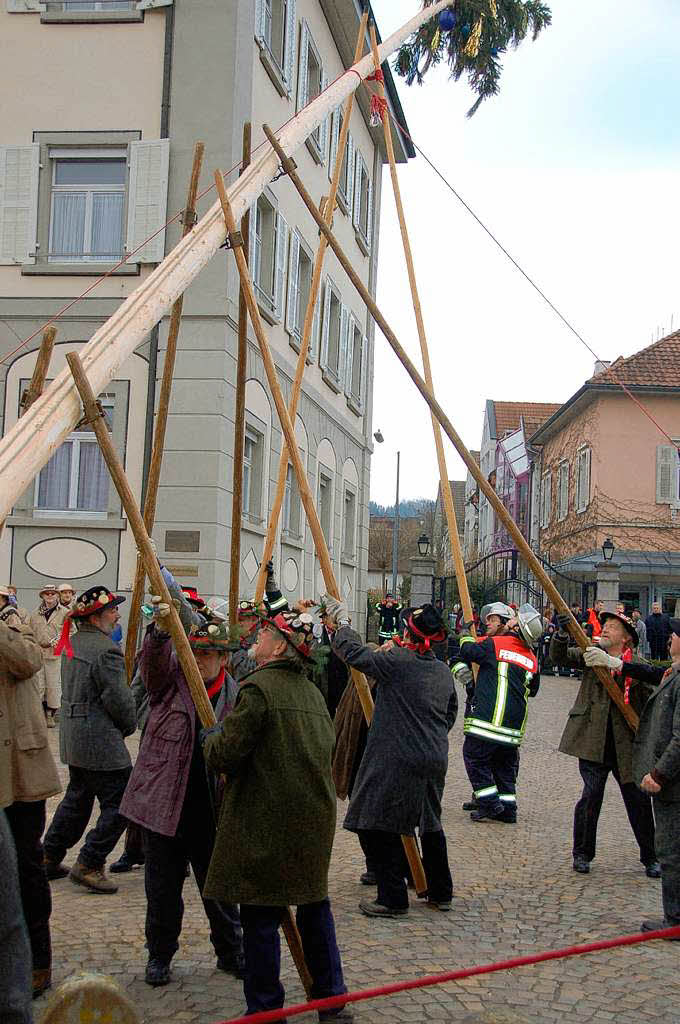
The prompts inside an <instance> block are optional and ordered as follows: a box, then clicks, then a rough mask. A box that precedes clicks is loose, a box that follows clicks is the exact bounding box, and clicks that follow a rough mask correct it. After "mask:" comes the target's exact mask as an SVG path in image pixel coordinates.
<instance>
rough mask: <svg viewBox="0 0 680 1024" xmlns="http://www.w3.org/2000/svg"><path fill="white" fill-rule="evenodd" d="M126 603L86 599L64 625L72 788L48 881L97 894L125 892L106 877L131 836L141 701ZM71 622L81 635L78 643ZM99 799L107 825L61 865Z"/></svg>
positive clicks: (64, 730)
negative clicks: (126, 636) (125, 814)
mask: <svg viewBox="0 0 680 1024" xmlns="http://www.w3.org/2000/svg"><path fill="white" fill-rule="evenodd" d="M124 600H125V598H124V597H116V596H115V594H112V593H111V591H110V590H107V588H106V587H103V586H95V587H90V589H89V590H86V591H85V593H84V594H81V595H80V597H79V598H78V600H77V601H76V605H75V607H74V608H73V610H72V611H71V613H70V615H69V617H68V618H67V619H66V620H65V621H64V628H63V630H62V634H61V639H60V641H59V643H58V644H57V647H56V648H55V653H57V654H59V653H60V652H61V651H62V650H63V651H64V653H65V654H66V658H65V659H64V665H63V673H62V700H61V720H60V724H61V729H60V737H59V740H60V743H59V745H60V754H61V760H62V762H63V763H64V764H67V765H68V770H69V783H68V788H67V790H66V793H65V794H64V799H63V800H62V801H61V803H60V804H59V807H58V808H57V810H56V813H55V815H54V818H53V820H52V824H51V825H50V827H49V829H48V830H47V835H46V836H45V842H44V847H45V865H46V868H47V876H48V878H63V877H65V876H66V875H67V874H69V875H70V878H71V881H72V882H74V883H75V884H76V885H84V886H85V887H86V888H88V889H90V890H91V891H92V892H97V893H113V892H117V891H118V886H117V885H115V883H114V882H112V881H111V879H110V878H108V877H107V876H106V875H105V874H104V865H105V863H106V858H107V857H108V855H109V854H110V853H111V850H112V849H113V848H114V846H115V845H116V843H117V842H118V840H119V839H120V837H121V835H122V834H123V832H124V830H125V820H124V818H122V817H121V815H120V814H119V812H118V808H119V806H120V801H121V799H122V797H123V793H124V792H125V787H126V785H127V782H128V779H129V777H130V772H131V771H132V764H131V761H130V755H129V753H128V750H127V747H126V746H125V739H124V738H125V737H126V736H130V735H131V734H132V733H133V732H134V731H135V728H136V714H135V701H134V697H133V695H132V693H131V692H130V688H129V686H128V685H127V679H126V676H125V662H124V661H123V655H122V654H121V650H120V648H119V647H118V645H117V644H114V643H113V641H112V639H111V634H112V632H113V630H114V628H115V626H116V624H117V622H118V621H119V619H120V614H119V612H118V605H119V604H121V603H122V602H123V601H124ZM71 621H74V622H76V624H77V626H78V632H77V633H76V634H75V636H74V637H73V641H72V642H71V639H70V635H69V634H70V626H71ZM95 797H96V798H97V800H98V801H99V810H100V814H99V819H98V821H97V824H96V825H95V827H94V828H93V829H92V830H91V831H90V832H88V834H87V836H86V838H85V842H84V844H83V846H82V847H81V850H80V853H79V854H78V859H77V861H76V863H75V864H74V865H73V867H72V868H71V871H70V873H69V871H68V869H67V868H66V867H64V865H63V864H62V863H61V861H62V858H63V857H64V856H65V854H66V851H67V850H69V849H70V848H71V847H72V846H74V845H75V844H76V843H77V842H78V840H79V839H80V838H81V836H82V834H83V832H84V831H85V829H86V827H87V823H88V822H89V820H90V815H91V814H92V807H93V805H94V800H95Z"/></svg>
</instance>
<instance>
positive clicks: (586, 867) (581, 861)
mask: <svg viewBox="0 0 680 1024" xmlns="http://www.w3.org/2000/svg"><path fill="white" fill-rule="evenodd" d="M573 866H574V871H578V873H579V874H580V875H589V874H590V861H589V860H586V858H585V857H574V865H573Z"/></svg>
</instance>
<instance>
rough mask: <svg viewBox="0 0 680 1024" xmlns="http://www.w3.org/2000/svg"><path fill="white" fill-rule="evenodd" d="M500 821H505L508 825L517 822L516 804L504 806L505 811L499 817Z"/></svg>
mask: <svg viewBox="0 0 680 1024" xmlns="http://www.w3.org/2000/svg"><path fill="white" fill-rule="evenodd" d="M498 820H499V821H503V822H505V824H506V825H516V824H517V807H516V806H515V804H507V805H506V806H505V807H504V808H503V813H502V814H501V816H500V817H499V818H498Z"/></svg>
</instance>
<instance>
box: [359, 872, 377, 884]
mask: <svg viewBox="0 0 680 1024" xmlns="http://www.w3.org/2000/svg"><path fill="white" fill-rule="evenodd" d="M359 881H360V882H361V884H362V885H377V884H378V883H377V879H376V877H375V871H364V873H363V875H362V876H361V878H360V879H359Z"/></svg>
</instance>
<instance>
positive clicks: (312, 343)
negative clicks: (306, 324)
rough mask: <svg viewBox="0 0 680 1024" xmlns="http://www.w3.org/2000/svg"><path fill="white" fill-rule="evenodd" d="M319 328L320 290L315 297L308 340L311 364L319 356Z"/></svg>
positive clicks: (308, 357)
mask: <svg viewBox="0 0 680 1024" xmlns="http://www.w3.org/2000/svg"><path fill="white" fill-rule="evenodd" d="M320 328H321V288H319V292H318V294H317V296H316V303H315V305H314V320H313V321H312V336H311V338H310V339H309V355H308V356H307V359H308V361H309V362H310V363H311V362H313V360H315V359H317V358H318V355H319V331H320Z"/></svg>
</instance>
